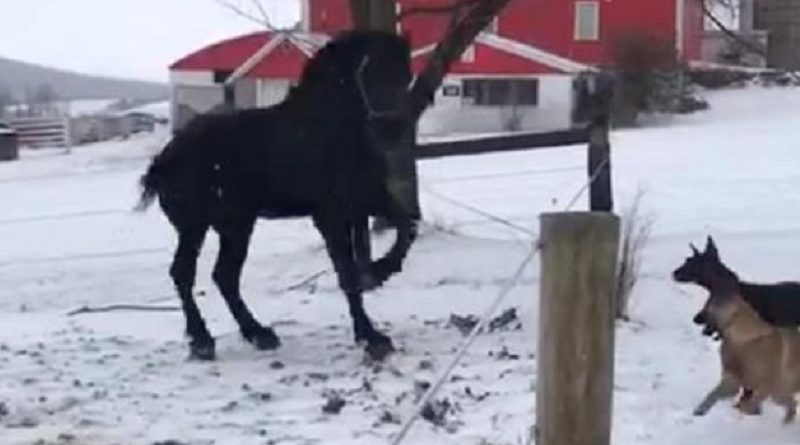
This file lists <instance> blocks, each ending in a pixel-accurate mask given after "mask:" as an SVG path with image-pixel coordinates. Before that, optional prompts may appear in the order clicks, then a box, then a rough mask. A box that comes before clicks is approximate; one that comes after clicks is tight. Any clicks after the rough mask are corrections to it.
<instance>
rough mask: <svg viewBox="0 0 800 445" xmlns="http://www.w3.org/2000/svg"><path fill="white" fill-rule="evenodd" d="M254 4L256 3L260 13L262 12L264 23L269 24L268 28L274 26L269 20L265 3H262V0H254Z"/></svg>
mask: <svg viewBox="0 0 800 445" xmlns="http://www.w3.org/2000/svg"><path fill="white" fill-rule="evenodd" d="M252 2H253V4H255V6H256V9H258V13H259V14H261V18H262V19H263V20H264V23H265V24H266V25H267V28H272V24H271V23H270V20H269V14H267V11H266V10H265V9H264V5H262V4H261V0H252Z"/></svg>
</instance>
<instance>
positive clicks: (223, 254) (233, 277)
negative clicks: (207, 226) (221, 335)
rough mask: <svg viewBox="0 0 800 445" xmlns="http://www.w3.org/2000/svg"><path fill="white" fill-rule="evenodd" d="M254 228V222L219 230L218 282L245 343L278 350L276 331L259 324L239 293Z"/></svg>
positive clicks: (219, 228) (215, 268) (278, 342)
mask: <svg viewBox="0 0 800 445" xmlns="http://www.w3.org/2000/svg"><path fill="white" fill-rule="evenodd" d="M253 224H254V221H252V220H251V221H248V222H246V223H241V224H236V225H228V226H224V227H223V226H219V227H217V226H215V229H216V230H217V232H218V233H219V241H220V243H219V255H218V257H217V263H216V265H215V266H214V282H215V283H216V284H217V287H219V290H220V292H221V293H222V296H223V297H224V298H225V302H226V303H227V304H228V308H229V309H230V311H231V313H232V314H233V317H234V318H235V319H236V322H237V323H238V324H239V330H240V331H241V333H242V336H243V337H244V338H245V340H247V341H248V342H250V343H252V344H253V345H254V346H255V347H256V348H258V349H259V350H269V349H277V348H278V347H279V346H280V339H278V336H277V335H275V332H274V331H273V330H272V328H268V327H267V328H265V327H264V326H262V325H261V324H260V323H259V322H258V321H257V320H256V318H255V317H254V316H253V314H252V313H251V312H250V310H249V309H248V308H247V306H246V305H245V304H244V301H242V295H241V292H240V290H239V284H240V279H241V276H242V267H243V266H244V262H245V259H246V258H247V248H248V244H249V243H250V235H251V233H252V232H253Z"/></svg>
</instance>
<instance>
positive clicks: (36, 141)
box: [9, 116, 71, 148]
mask: <svg viewBox="0 0 800 445" xmlns="http://www.w3.org/2000/svg"><path fill="white" fill-rule="evenodd" d="M9 124H10V125H11V128H13V129H14V130H16V131H17V138H18V142H19V145H20V146H22V147H31V148H41V147H69V146H70V145H71V140H70V131H69V130H70V128H69V127H70V123H69V118H68V117H66V116H56V117H24V118H13V119H11V121H10V122H9Z"/></svg>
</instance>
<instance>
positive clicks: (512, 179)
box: [0, 89, 800, 445]
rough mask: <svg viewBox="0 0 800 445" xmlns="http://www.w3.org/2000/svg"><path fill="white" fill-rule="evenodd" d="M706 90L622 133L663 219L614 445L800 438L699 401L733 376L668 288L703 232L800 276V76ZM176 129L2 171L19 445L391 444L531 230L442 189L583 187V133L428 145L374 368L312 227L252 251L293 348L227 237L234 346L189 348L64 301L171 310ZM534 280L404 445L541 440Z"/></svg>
mask: <svg viewBox="0 0 800 445" xmlns="http://www.w3.org/2000/svg"><path fill="white" fill-rule="evenodd" d="M710 99H711V102H712V104H713V105H714V109H713V110H712V111H710V112H707V113H703V114H698V115H695V116H689V117H683V118H680V119H674V120H672V121H671V122H670V123H669V124H665V125H662V126H660V127H657V128H651V129H647V130H632V131H622V132H617V133H615V134H614V136H613V168H614V182H615V183H614V186H615V192H616V199H617V205H618V207H624V206H626V205H627V204H629V203H630V201H631V199H632V198H633V196H635V195H636V193H637V191H638V190H640V189H641V190H643V191H644V192H645V195H644V201H643V203H642V205H643V207H644V210H645V212H646V213H647V214H649V215H650V216H651V217H652V218H653V220H654V221H655V230H654V237H653V239H652V241H651V243H650V244H649V246H648V249H647V251H646V258H645V260H646V263H645V265H644V268H645V274H646V278H645V279H644V280H643V281H642V283H641V284H640V286H639V287H637V289H636V291H635V294H634V297H633V302H632V304H633V306H632V317H633V320H632V321H631V322H630V323H624V324H620V325H619V329H618V350H617V369H616V371H617V373H616V386H615V388H616V389H615V394H614V397H615V400H614V404H615V411H614V440H613V443H614V444H617V445H634V444H670V445H689V444H697V443H705V444H719V445H722V444H725V445H744V444H748V445H749V444H752V443H759V444H762V445H784V444H787V445H788V444H795V443H797V442H798V437H800V425H798V424H795V425H791V426H787V427H785V426H782V425H781V423H780V415H779V413H778V412H777V410H776V409H775V408H772V407H771V408H770V409H768V410H767V411H766V412H765V414H764V415H762V416H760V417H755V418H753V417H743V416H741V415H739V414H737V413H736V412H735V411H734V410H733V409H732V408H731V407H730V406H729V404H725V403H723V404H721V405H719V406H718V407H717V408H716V409H715V410H713V411H712V412H711V413H710V414H709V415H708V416H707V417H704V418H695V417H693V416H692V415H691V411H692V408H693V407H694V405H695V404H696V403H697V402H698V401H699V399H700V398H702V396H703V395H704V394H705V392H706V391H707V390H708V389H709V388H710V387H711V386H712V385H713V384H715V383H716V379H717V376H718V373H719V370H718V365H717V359H716V345H715V344H713V343H711V342H710V341H709V340H708V339H707V338H705V337H702V336H701V335H700V333H699V331H698V329H697V328H696V327H695V326H693V325H692V323H691V316H692V315H693V314H694V312H695V311H696V310H697V308H698V307H699V306H700V305H701V304H702V302H703V300H702V292H700V291H699V290H698V289H694V288H690V287H684V288H678V287H676V286H675V285H673V284H672V283H671V282H670V281H669V273H670V271H671V270H672V269H673V268H674V267H675V266H677V265H678V264H679V263H680V262H681V261H682V260H683V258H684V257H685V255H686V254H687V253H688V246H687V244H688V242H690V241H695V242H702V241H703V238H704V237H705V235H706V234H707V233H712V234H714V236H715V238H716V239H717V241H718V244H719V246H720V249H721V253H722V255H723V258H724V259H725V260H726V261H727V262H728V263H729V264H730V265H731V266H732V267H733V268H734V269H735V270H736V271H738V272H739V273H740V274H741V275H742V276H743V277H745V278H749V279H757V280H763V281H768V280H779V279H790V278H795V279H797V278H800V261H798V260H800V194H798V193H797V189H798V187H800V156H798V154H797V141H798V139H800V125H798V122H800V112H798V111H797V110H800V90H784V89H775V90H748V91H729V92H721V93H714V94H713V95H712V96H711V97H710ZM166 137H167V135H166V134H157V135H148V136H142V137H139V138H134V139H132V140H128V141H125V142H114V143H106V144H99V145H94V146H87V147H81V148H78V149H76V150H75V151H73V153H72V154H71V155H64V154H63V153H62V152H61V151H38V152H23V159H22V160H20V161H19V162H15V163H7V164H0V283H1V284H0V443H2V444H3V445H23V444H24V445H30V444H34V443H36V444H44V445H53V444H58V445H67V444H81V445H110V444H120V445H151V444H154V443H158V442H164V441H168V440H177V441H180V442H181V443H185V444H218V445H219V444H232V445H250V444H253V445H255V444H258V445H264V444H298V445H299V444H381V443H386V439H387V438H388V437H389V436H390V435H391V434H392V433H394V432H396V431H397V429H398V428H399V427H398V425H397V421H398V420H400V419H405V418H406V417H407V416H408V415H409V414H410V412H411V410H412V407H413V405H414V399H415V386H420V383H421V382H424V381H431V380H432V379H433V378H434V377H435V375H437V373H438V372H439V371H440V370H441V369H442V368H443V366H445V364H446V363H447V361H448V360H449V358H450V357H451V355H452V352H453V350H454V349H455V348H456V347H457V346H458V344H459V342H460V341H461V340H462V336H461V334H460V333H459V332H458V330H457V329H455V328H453V327H450V326H448V319H449V317H450V315H451V314H461V315H465V314H477V313H480V312H481V311H482V310H483V309H484V307H485V306H486V305H487V304H488V303H489V301H490V300H491V299H492V298H493V297H494V296H495V295H496V293H497V291H498V290H499V288H500V286H501V285H502V284H503V282H504V280H505V279H506V278H507V277H508V276H509V275H510V274H511V273H512V272H513V270H514V268H515V267H516V265H517V264H518V262H519V261H520V260H521V259H522V258H523V257H524V255H525V253H526V252H527V249H529V248H530V245H531V237H530V236H529V235H527V234H526V233H524V231H522V230H516V229H511V228H508V227H506V226H502V225H499V224H497V223H495V222H492V221H490V220H487V219H486V218H484V217H482V216H480V215H477V214H475V213H472V212H470V211H468V210H465V209H464V208H462V207H459V206H456V205H453V204H452V203H450V202H448V201H446V200H444V199H443V198H442V197H444V198H449V199H455V200H458V201H460V202H463V203H466V204H468V205H471V206H474V207H477V208H480V209H483V210H486V211H488V212H491V213H493V214H497V215H501V216H503V217H505V218H507V219H509V220H510V221H512V222H514V223H515V224H517V225H519V226H521V227H522V228H527V229H529V230H530V231H532V232H534V233H535V232H536V231H537V230H538V227H537V226H538V224H537V215H538V214H539V213H540V212H544V211H554V210H559V209H561V208H563V206H565V205H566V202H567V201H568V200H569V199H570V198H571V197H572V196H573V195H574V194H575V192H576V191H578V190H579V189H580V187H581V186H582V184H583V182H584V180H585V177H584V175H585V174H584V161H585V151H584V149H583V147H568V148H560V149H553V150H542V151H532V152H520V153H510V154H499V155H486V156H480V157H464V158H450V159H444V160H435V161H425V162H422V163H421V164H420V170H421V181H422V185H421V189H422V198H423V204H424V213H425V216H426V220H427V222H428V223H429V224H426V226H425V228H424V231H423V236H422V237H421V239H420V240H419V242H418V243H417V244H416V245H415V247H414V249H413V250H412V253H411V255H410V259H409V261H408V263H407V266H406V269H405V271H404V272H403V273H402V274H401V275H399V276H398V277H397V278H395V279H393V280H392V281H391V282H390V283H389V284H388V285H387V286H386V287H385V288H384V289H382V290H380V291H377V292H374V293H373V294H371V295H369V296H368V298H367V307H368V310H369V312H370V313H371V315H373V317H374V318H375V319H376V320H379V321H381V322H382V324H383V326H384V328H385V329H386V330H387V331H388V332H390V333H391V334H392V336H393V338H394V339H395V342H396V344H397V345H398V346H399V347H400V349H401V350H400V351H399V352H398V353H397V354H396V355H394V356H393V357H392V358H391V359H390V360H389V361H388V362H387V363H386V364H384V365H382V366H379V367H377V366H371V365H369V366H368V365H365V364H364V363H363V362H362V359H363V353H362V351H361V350H360V349H358V348H356V347H355V346H354V345H353V344H352V340H351V333H350V322H349V317H348V316H347V310H346V304H345V301H344V299H343V298H342V296H341V295H340V294H339V292H338V291H337V290H336V286H335V281H334V279H333V277H332V276H330V275H329V274H328V275H323V276H322V277H321V278H320V279H319V280H317V281H316V282H315V283H314V284H313V285H308V286H302V287H299V288H293V285H295V284H296V283H298V282H301V281H303V280H304V279H305V278H307V277H308V276H311V275H313V274H315V273H317V272H319V271H321V270H324V269H326V268H327V267H328V261H327V259H326V257H325V256H324V254H323V252H322V251H321V241H320V238H319V236H318V235H317V234H316V232H315V231H314V230H313V229H312V227H311V225H310V223H309V222H307V221H304V220H298V221H280V222H264V223H260V224H259V226H258V229H257V232H256V235H255V238H254V240H253V243H252V246H251V256H250V259H249V262H248V265H247V267H246V270H245V276H244V279H243V288H244V293H245V296H246V299H247V301H248V303H249V304H250V306H251V308H252V309H253V310H254V312H256V313H257V315H258V316H259V317H260V319H261V320H263V321H264V322H267V323H271V324H272V325H273V326H275V328H276V330H277V332H278V334H279V335H281V337H282V339H283V342H284V346H283V348H281V349H280V350H278V351H275V352H269V353H260V352H256V351H254V350H253V349H252V348H251V347H250V346H249V345H247V344H246V343H244V342H243V341H242V340H241V339H240V338H239V336H238V334H237V330H236V326H235V323H234V321H233V320H232V318H231V316H230V315H229V313H228V311H227V309H226V308H225V307H224V303H223V302H222V300H221V298H219V296H218V293H217V291H216V289H215V288H214V287H213V285H212V284H211V283H210V278H209V273H210V268H211V264H212V262H213V258H214V254H215V251H216V246H215V239H214V237H213V236H210V237H209V239H208V243H207V245H206V249H205V251H204V255H203V257H202V259H201V266H200V273H199V276H198V287H199V293H200V294H201V295H200V296H199V297H198V300H199V302H200V304H201V308H202V310H203V312H204V314H205V316H206V319H207V321H208V323H209V327H210V328H211V330H212V332H213V333H214V334H215V335H216V336H218V356H219V359H218V361H217V362H215V363H197V362H188V361H186V354H187V350H186V347H185V341H184V339H183V337H182V330H183V318H182V315H181V314H180V313H179V312H159V313H142V312H111V313H99V314H79V315H74V316H68V315H67V313H68V312H70V311H72V310H74V309H77V308H81V307H83V306H104V305H111V304H118V303H125V304H130V303H133V304H158V305H165V306H172V305H175V304H176V303H177V301H176V300H177V299H176V297H175V296H174V295H173V291H172V286H171V283H170V281H169V278H168V276H167V268H168V264H169V262H170V257H171V250H172V247H173V245H174V237H173V234H172V229H171V227H170V226H169V225H168V223H167V222H166V220H165V219H164V218H163V216H161V214H160V213H159V212H158V211H157V210H155V209H154V210H151V211H150V212H149V213H146V214H134V213H131V212H130V209H131V207H132V206H133V204H134V203H135V201H136V193H137V189H136V179H137V177H138V175H139V174H140V173H141V172H142V170H143V169H144V167H145V165H146V162H147V160H148V158H149V156H151V155H152V154H153V153H155V152H156V151H157V150H158V149H159V148H160V146H161V145H162V144H163V142H164V140H165V138H166ZM581 206H585V197H584V198H582V200H581V201H580V203H579V205H578V208H580V207H581ZM382 241H383V242H384V243H385V242H386V241H387V240H382ZM537 275H538V264H536V265H533V266H531V267H530V270H529V271H528V272H527V273H526V274H525V276H524V277H523V280H522V283H521V284H520V285H519V286H518V287H517V288H516V289H515V290H514V291H513V292H512V294H511V295H510V296H509V298H508V299H507V301H506V302H505V303H504V305H503V309H507V308H517V309H518V314H519V316H520V319H521V322H522V323H521V325H522V328H521V329H520V330H517V329H514V327H515V324H514V323H512V324H511V326H510V328H509V329H505V330H499V331H496V332H492V333H487V334H484V335H481V336H480V337H479V339H478V341H477V343H476V344H475V346H474V347H473V348H472V349H471V350H470V352H469V353H468V355H467V357H466V359H465V361H464V363H463V364H462V365H460V366H459V367H458V368H457V370H456V373H455V376H454V377H453V379H452V381H450V382H449V383H448V384H447V385H446V386H445V388H444V390H443V391H442V393H441V394H440V396H439V398H440V399H442V398H447V399H449V401H450V402H451V404H452V405H453V407H454V409H453V411H452V412H451V413H450V414H449V415H448V417H447V418H446V424H445V425H444V426H434V425H432V424H430V423H428V422H426V421H421V422H419V423H418V424H417V425H416V426H415V427H414V430H413V432H412V433H411V434H410V436H409V437H408V440H407V443H410V444H431V445H438V444H459V445H463V444H475V445H477V444H483V445H489V444H491V445H501V444H502V445H505V444H508V445H511V444H514V445H516V444H521V443H524V437H525V435H526V431H527V429H528V428H529V426H530V424H531V423H532V422H533V420H534V419H533V411H534V405H533V403H534V400H535V392H534V391H535V384H536V375H535V368H536V366H535V354H536V351H535V344H536V342H535V336H536V322H535V316H536V314H535V308H536V307H537V304H538V302H537V293H538V277H537ZM289 288H292V289H291V290H287V289H289ZM331 394H337V395H339V396H340V397H342V398H343V399H344V400H345V401H346V405H345V406H344V408H343V409H342V410H341V412H340V413H339V414H338V415H334V414H324V413H323V412H322V406H323V405H324V404H325V401H326V397H328V396H330V395H331Z"/></svg>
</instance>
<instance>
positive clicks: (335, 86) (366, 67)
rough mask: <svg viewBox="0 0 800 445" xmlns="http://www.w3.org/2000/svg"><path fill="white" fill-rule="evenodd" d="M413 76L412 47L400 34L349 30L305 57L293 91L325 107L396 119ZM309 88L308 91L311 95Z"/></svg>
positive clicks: (399, 114) (402, 112) (362, 115)
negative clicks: (337, 107)
mask: <svg viewBox="0 0 800 445" xmlns="http://www.w3.org/2000/svg"><path fill="white" fill-rule="evenodd" d="M411 80H412V72H411V46H410V44H409V42H408V40H407V39H406V38H404V37H400V36H396V35H394V34H390V33H385V32H379V31H349V32H345V33H342V34H340V35H338V36H336V37H334V38H333V39H332V40H331V41H330V42H328V43H327V44H326V45H325V46H324V47H323V48H321V49H320V50H319V51H318V52H317V53H316V54H315V55H314V57H313V58H312V59H311V60H309V61H308V63H307V64H306V66H305V68H304V69H303V74H302V76H301V79H300V83H299V84H298V86H297V88H296V90H295V91H294V92H293V93H292V94H293V95H295V96H297V97H299V96H302V95H303V94H304V93H305V94H306V97H315V98H316V99H317V100H321V101H325V103H326V105H328V106H335V105H338V106H347V108H348V109H347V110H338V111H339V112H340V113H352V112H357V113H358V115H359V116H361V117H363V118H366V119H369V120H374V119H401V118H402V117H403V116H404V104H405V99H406V97H407V93H408V88H409V85H410V83H411ZM312 92H313V93H312Z"/></svg>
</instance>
